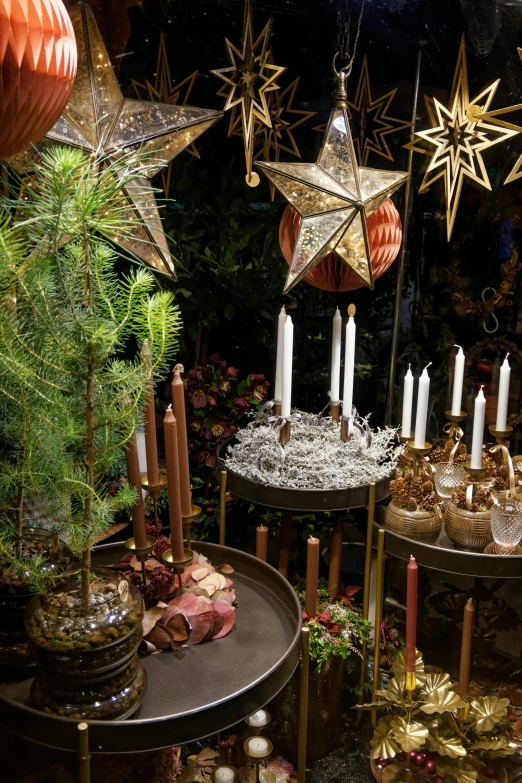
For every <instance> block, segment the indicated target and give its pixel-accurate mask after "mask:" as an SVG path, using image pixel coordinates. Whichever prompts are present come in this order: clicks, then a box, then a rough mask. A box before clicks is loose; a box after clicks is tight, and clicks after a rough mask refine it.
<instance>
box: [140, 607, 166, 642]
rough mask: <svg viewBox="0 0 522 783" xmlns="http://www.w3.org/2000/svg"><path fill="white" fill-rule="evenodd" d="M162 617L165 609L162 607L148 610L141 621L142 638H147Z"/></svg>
mask: <svg viewBox="0 0 522 783" xmlns="http://www.w3.org/2000/svg"><path fill="white" fill-rule="evenodd" d="M162 617H163V609H162V608H161V607H159V606H153V607H152V608H151V609H147V611H146V612H145V614H144V615H143V620H142V621H141V633H142V636H147V634H148V633H150V632H151V631H152V629H153V628H154V626H155V625H156V623H157V622H158V620H160V619H161V618H162Z"/></svg>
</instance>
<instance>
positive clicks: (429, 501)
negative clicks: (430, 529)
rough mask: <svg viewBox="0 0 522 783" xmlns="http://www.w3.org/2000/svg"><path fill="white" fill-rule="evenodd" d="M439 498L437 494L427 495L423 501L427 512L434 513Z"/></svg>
mask: <svg viewBox="0 0 522 783" xmlns="http://www.w3.org/2000/svg"><path fill="white" fill-rule="evenodd" d="M438 503H439V498H438V497H437V495H436V493H435V492H432V493H431V494H430V495H426V496H425V497H424V499H423V501H422V505H423V506H424V508H425V509H426V511H433V509H434V508H435V507H436V506H437V505H438Z"/></svg>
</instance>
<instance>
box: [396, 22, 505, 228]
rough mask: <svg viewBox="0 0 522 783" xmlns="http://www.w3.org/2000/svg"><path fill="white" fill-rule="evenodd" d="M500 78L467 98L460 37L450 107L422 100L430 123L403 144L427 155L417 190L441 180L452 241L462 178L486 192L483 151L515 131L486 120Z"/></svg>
mask: <svg viewBox="0 0 522 783" xmlns="http://www.w3.org/2000/svg"><path fill="white" fill-rule="evenodd" d="M499 83H500V79H497V81H496V82H493V84H490V85H489V86H488V87H486V88H485V89H484V90H482V92H480V93H479V94H478V95H477V96H476V97H475V98H473V99H470V97H469V86H468V65H467V58H466V41H465V38H464V36H462V40H461V44H460V50H459V56H458V60H457V67H456V69H455V75H454V77H453V86H452V88H451V95H450V100H449V106H448V107H446V106H444V105H443V104H442V103H440V101H438V100H437V99H436V98H431V99H429V100H428V101H427V106H428V113H429V116H430V121H431V124H432V127H431V128H430V129H429V130H425V131H417V133H416V137H415V139H414V140H413V141H412V142H410V144H407V145H405V146H406V147H407V148H409V149H413V150H415V151H416V152H422V153H424V154H427V155H429V156H431V160H430V162H429V164H428V168H427V169H426V172H425V174H424V178H423V180H422V183H421V186H420V188H419V193H425V192H426V191H427V190H428V189H429V188H430V185H432V184H433V183H434V182H435V181H436V180H438V179H440V178H442V179H443V180H444V194H445V200H446V228H447V237H448V241H449V240H450V239H451V234H452V231H453V226H454V224H455V217H456V215H457V209H458V205H459V200H460V194H461V191H462V184H463V181H464V178H465V177H467V178H468V179H469V180H471V181H472V182H474V183H475V184H477V185H479V186H481V187H483V188H486V190H491V184H490V181H489V178H488V175H487V171H486V166H485V163H484V160H483V157H482V154H483V153H484V152H485V151H486V150H488V149H490V147H493V146H494V145H495V144H500V143H501V142H503V141H506V140H507V139H508V138H510V137H511V136H514V135H515V134H516V133H517V131H516V130H513V129H512V128H509V127H501V126H499V125H494V124H493V123H492V122H487V121H486V119H484V117H485V116H486V115H487V112H488V110H489V107H490V105H491V102H492V100H493V98H494V96H495V92H496V90H497V87H498V85H499Z"/></svg>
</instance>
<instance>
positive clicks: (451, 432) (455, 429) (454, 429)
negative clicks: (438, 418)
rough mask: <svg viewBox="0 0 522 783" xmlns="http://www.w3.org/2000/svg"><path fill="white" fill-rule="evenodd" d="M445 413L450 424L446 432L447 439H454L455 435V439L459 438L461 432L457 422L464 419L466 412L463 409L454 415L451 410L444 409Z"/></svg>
mask: <svg viewBox="0 0 522 783" xmlns="http://www.w3.org/2000/svg"><path fill="white" fill-rule="evenodd" d="M445 415H446V418H447V420H448V422H449V425H450V426H449V428H448V432H447V435H448V440H455V436H457V438H456V439H457V440H460V439H461V438H462V435H463V432H462V429H461V427H459V424H460V422H461V421H464V419H465V418H466V416H467V415H468V414H467V413H465V411H461V412H460V413H458V414H457V415H455V414H453V413H452V412H451V411H445ZM459 430H460V432H459Z"/></svg>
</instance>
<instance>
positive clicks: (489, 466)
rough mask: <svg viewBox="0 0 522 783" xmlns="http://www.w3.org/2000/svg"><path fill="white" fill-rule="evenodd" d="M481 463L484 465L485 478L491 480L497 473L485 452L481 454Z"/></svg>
mask: <svg viewBox="0 0 522 783" xmlns="http://www.w3.org/2000/svg"><path fill="white" fill-rule="evenodd" d="M482 462H483V463H484V464H485V465H486V478H493V476H494V475H495V474H496V472H497V468H496V465H495V463H494V461H493V460H492V459H491V457H490V456H489V454H488V453H487V452H486V451H483V452H482Z"/></svg>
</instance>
